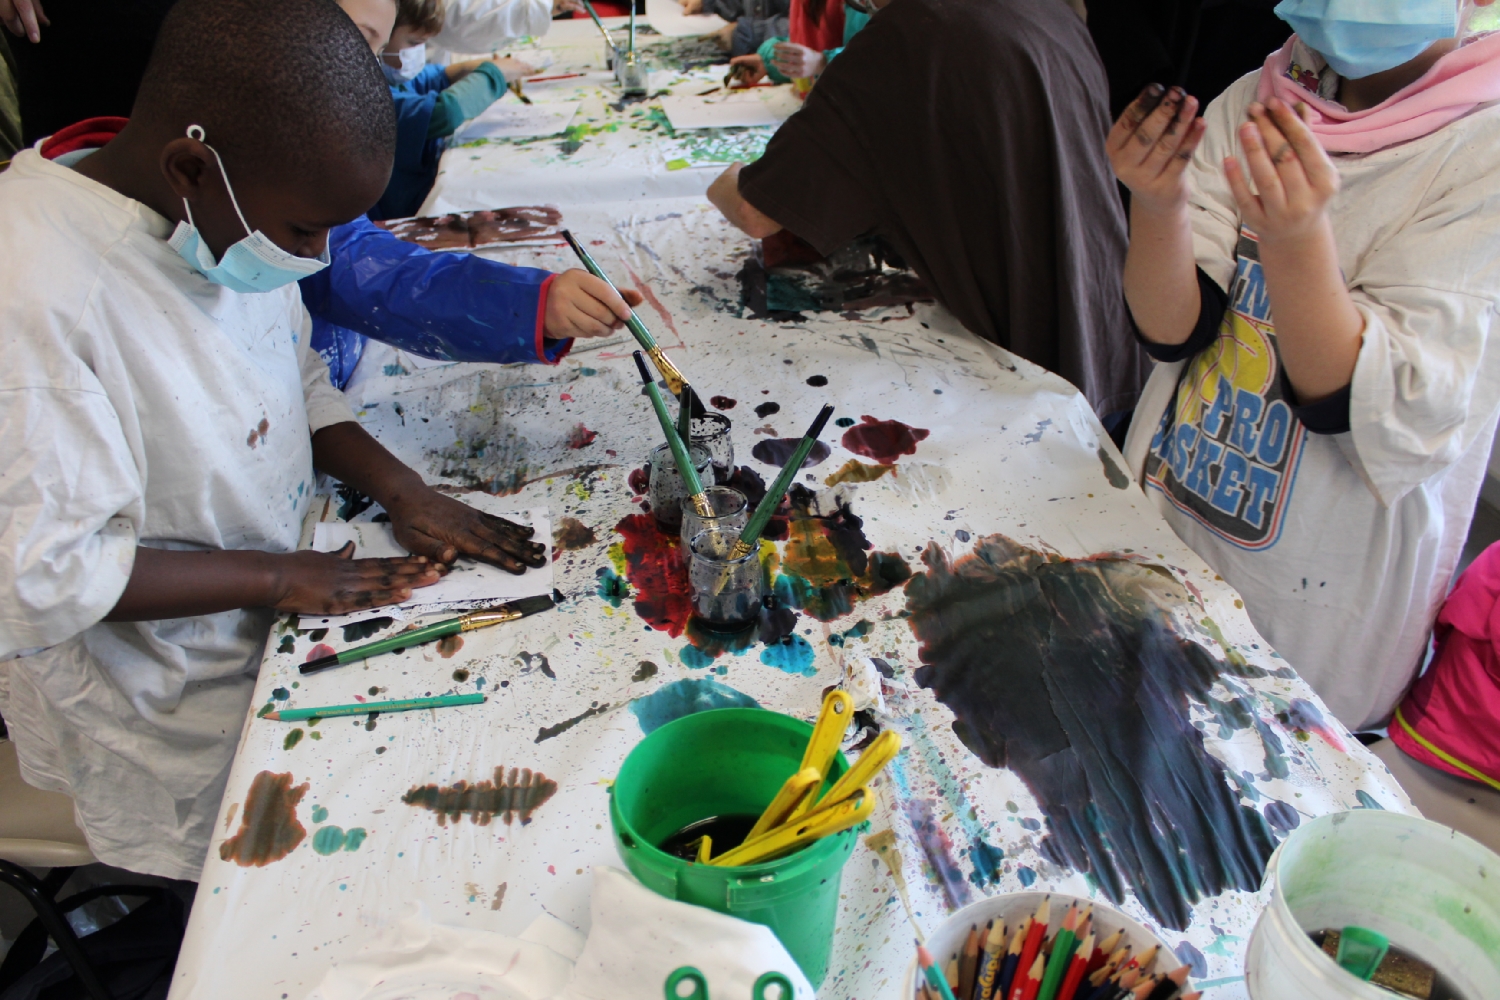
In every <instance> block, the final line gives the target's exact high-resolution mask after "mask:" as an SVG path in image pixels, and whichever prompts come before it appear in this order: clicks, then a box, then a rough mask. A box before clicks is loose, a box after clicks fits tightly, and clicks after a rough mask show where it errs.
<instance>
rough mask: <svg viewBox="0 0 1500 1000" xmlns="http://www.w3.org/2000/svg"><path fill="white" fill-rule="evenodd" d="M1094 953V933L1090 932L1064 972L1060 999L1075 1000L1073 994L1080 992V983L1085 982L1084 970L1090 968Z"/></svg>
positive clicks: (1058, 995) (1058, 993) (1058, 994)
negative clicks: (1090, 957) (1090, 959)
mask: <svg viewBox="0 0 1500 1000" xmlns="http://www.w3.org/2000/svg"><path fill="white" fill-rule="evenodd" d="M1093 953H1094V935H1092V934H1090V935H1089V936H1088V937H1086V938H1084V939H1083V943H1082V944H1080V945H1079V946H1078V950H1077V951H1075V952H1073V958H1072V959H1071V960H1070V961H1069V962H1068V968H1067V971H1066V972H1064V973H1063V978H1062V985H1060V986H1058V988H1057V993H1056V996H1057V997H1058V1000H1073V994H1075V993H1077V992H1078V984H1079V983H1081V982H1083V973H1084V970H1085V969H1087V968H1088V965H1089V956H1090V955H1092V954H1093Z"/></svg>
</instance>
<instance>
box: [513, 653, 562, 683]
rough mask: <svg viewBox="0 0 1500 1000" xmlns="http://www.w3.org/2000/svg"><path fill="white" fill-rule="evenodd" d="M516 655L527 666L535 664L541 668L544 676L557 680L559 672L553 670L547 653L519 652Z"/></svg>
mask: <svg viewBox="0 0 1500 1000" xmlns="http://www.w3.org/2000/svg"><path fill="white" fill-rule="evenodd" d="M516 655H517V657H518V658H519V659H520V661H521V662H522V663H524V664H525V665H526V666H527V667H532V666H535V667H536V668H537V669H538V670H540V671H541V672H542V676H543V677H546V678H548V679H550V680H554V681H555V680H557V674H555V673H553V672H552V664H550V663H548V662H547V656H546V654H545V653H517V654H516Z"/></svg>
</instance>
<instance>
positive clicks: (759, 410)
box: [755, 403, 781, 420]
mask: <svg viewBox="0 0 1500 1000" xmlns="http://www.w3.org/2000/svg"><path fill="white" fill-rule="evenodd" d="M780 412H781V404H780V403H761V404H760V405H759V406H757V407H756V408H755V415H756V416H757V417H760V418H761V419H762V420H764V419H765V418H766V417H769V416H770V415H771V414H773V413H780Z"/></svg>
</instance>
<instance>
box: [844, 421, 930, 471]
mask: <svg viewBox="0 0 1500 1000" xmlns="http://www.w3.org/2000/svg"><path fill="white" fill-rule="evenodd" d="M859 419H860V421H861V422H860V423H858V424H855V425H854V426H853V427H851V428H849V429H848V430H847V431H845V432H844V437H843V445H844V447H845V448H848V449H849V450H850V451H852V452H854V454H856V455H863V456H865V457H866V458H873V459H874V460H875V461H877V462H879V463H880V464H881V465H890V464H892V463H893V462H895V461H896V459H898V458H900V457H901V456H902V455H915V454H916V453H917V442H918V441H924V440H926V439H927V435H928V434H930V433H931V431H928V430H925V429H923V428H921V427H910V426H908V425H906V424H903V423H902V422H901V421H899V420H876V419H875V418H874V417H872V416H868V415H866V416H862V417H860V418H859Z"/></svg>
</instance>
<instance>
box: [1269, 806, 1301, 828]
mask: <svg viewBox="0 0 1500 1000" xmlns="http://www.w3.org/2000/svg"><path fill="white" fill-rule="evenodd" d="M1265 817H1266V822H1267V823H1270V824H1271V829H1273V830H1275V831H1276V832H1277V833H1279V834H1281V835H1282V836H1283V837H1285V836H1286V835H1287V834H1289V833H1291V832H1292V831H1293V830H1295V829H1297V827H1299V826H1301V825H1302V817H1301V816H1299V815H1297V810H1296V809H1294V808H1293V807H1292V806H1290V805H1288V804H1287V803H1285V802H1282V801H1280V800H1278V799H1273V800H1271V801H1270V802H1267V803H1266V808H1265Z"/></svg>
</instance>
